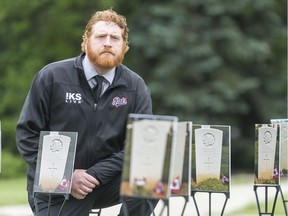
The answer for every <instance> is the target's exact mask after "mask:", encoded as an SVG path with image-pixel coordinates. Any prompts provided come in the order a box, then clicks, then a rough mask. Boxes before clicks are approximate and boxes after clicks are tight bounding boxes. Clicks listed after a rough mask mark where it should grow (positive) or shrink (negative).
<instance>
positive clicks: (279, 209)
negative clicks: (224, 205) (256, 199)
mask: <svg viewBox="0 0 288 216" xmlns="http://www.w3.org/2000/svg"><path fill="white" fill-rule="evenodd" d="M264 204H265V203H261V206H260V208H261V211H262V213H264V212H265V205H264ZM272 206H273V200H269V202H268V211H267V212H268V213H269V212H271V210H272ZM244 212H245V214H248V215H253V214H255V213H256V214H255V215H258V214H257V213H258V209H257V204H256V203H255V204H253V205H249V206H247V207H246V208H245V209H241V210H239V211H235V212H233V214H235V215H241V213H242V214H243V213H244ZM283 215H285V209H284V205H283V202H282V198H281V196H280V197H279V196H278V198H277V202H276V206H275V211H274V216H283Z"/></svg>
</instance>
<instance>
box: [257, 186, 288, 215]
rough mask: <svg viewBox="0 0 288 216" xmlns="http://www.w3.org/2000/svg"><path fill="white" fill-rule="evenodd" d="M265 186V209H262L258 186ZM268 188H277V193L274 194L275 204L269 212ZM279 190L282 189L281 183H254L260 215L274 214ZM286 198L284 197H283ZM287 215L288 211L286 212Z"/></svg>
mask: <svg viewBox="0 0 288 216" xmlns="http://www.w3.org/2000/svg"><path fill="white" fill-rule="evenodd" d="M261 187H262V188H263V187H264V188H265V210H264V211H261V207H260V201H259V197H258V191H257V190H258V188H261ZM268 188H275V195H274V201H273V206H272V209H271V211H270V212H269V210H268ZM279 191H281V188H280V186H279V185H254V192H255V196H256V201H257V207H258V213H259V215H260V216H261V215H271V216H273V215H274V211H275V206H276V201H277V197H278V193H279ZM283 200H284V198H283ZM286 215H287V212H286Z"/></svg>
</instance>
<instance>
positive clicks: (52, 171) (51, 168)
mask: <svg viewBox="0 0 288 216" xmlns="http://www.w3.org/2000/svg"><path fill="white" fill-rule="evenodd" d="M48 169H50V170H51V176H52V177H53V174H54V170H57V168H56V167H54V163H53V165H52V167H49V168H48Z"/></svg>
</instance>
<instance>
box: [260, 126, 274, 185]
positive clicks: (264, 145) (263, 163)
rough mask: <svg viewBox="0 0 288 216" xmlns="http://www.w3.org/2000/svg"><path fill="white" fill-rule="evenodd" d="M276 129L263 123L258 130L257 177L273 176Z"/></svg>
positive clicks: (267, 177) (269, 177)
mask: <svg viewBox="0 0 288 216" xmlns="http://www.w3.org/2000/svg"><path fill="white" fill-rule="evenodd" d="M276 138H277V129H276V128H273V127H269V126H268V125H266V124H263V125H262V127H260V128H259V130H258V179H259V180H263V179H271V178H272V177H273V170H274V168H275V167H274V163H275V152H276Z"/></svg>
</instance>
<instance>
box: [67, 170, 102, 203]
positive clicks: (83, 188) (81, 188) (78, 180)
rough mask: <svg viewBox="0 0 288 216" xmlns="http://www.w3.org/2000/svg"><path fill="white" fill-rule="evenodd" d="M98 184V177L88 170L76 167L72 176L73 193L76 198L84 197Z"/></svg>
mask: <svg viewBox="0 0 288 216" xmlns="http://www.w3.org/2000/svg"><path fill="white" fill-rule="evenodd" d="M97 185H99V182H98V181H97V179H95V178H94V177H93V176H91V175H90V174H88V173H86V170H83V169H76V170H75V171H74V173H73V177H72V187H71V195H72V196H73V197H75V198H76V199H84V198H85V196H86V195H87V194H88V193H91V192H92V190H93V188H95V187H96V186H97Z"/></svg>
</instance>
